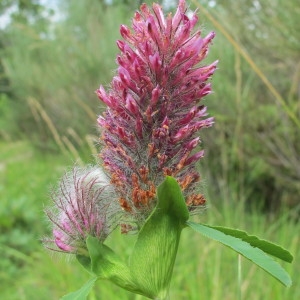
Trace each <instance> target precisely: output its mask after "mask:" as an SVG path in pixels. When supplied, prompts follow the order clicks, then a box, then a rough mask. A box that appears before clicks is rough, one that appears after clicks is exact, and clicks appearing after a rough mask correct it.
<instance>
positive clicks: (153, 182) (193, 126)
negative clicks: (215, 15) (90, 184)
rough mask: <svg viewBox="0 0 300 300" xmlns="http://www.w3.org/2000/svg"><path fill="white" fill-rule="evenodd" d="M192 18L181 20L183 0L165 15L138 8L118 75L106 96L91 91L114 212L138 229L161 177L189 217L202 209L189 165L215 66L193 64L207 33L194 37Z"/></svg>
mask: <svg viewBox="0 0 300 300" xmlns="http://www.w3.org/2000/svg"><path fill="white" fill-rule="evenodd" d="M197 20H198V18H197V16H196V14H193V15H192V16H191V17H190V18H189V17H188V15H187V13H186V7H185V1H184V0H180V1H179V5H178V8H177V11H176V13H175V14H174V16H172V14H169V15H168V16H166V17H165V16H164V15H163V12H162V9H161V7H160V6H159V5H158V4H153V6H152V10H151V9H150V8H149V7H148V6H147V5H146V4H143V5H142V6H141V8H140V11H139V12H136V13H135V16H134V18H133V21H132V29H129V28H128V27H126V26H124V25H122V26H121V29H120V32H121V35H122V37H123V40H122V41H118V42H117V45H118V47H119V49H120V51H121V53H120V55H118V57H117V63H118V71H117V74H116V76H115V77H114V78H113V80H112V82H111V85H110V87H109V89H108V91H105V89H104V88H103V87H102V86H100V88H99V89H98V90H97V95H98V97H99V98H100V99H101V100H102V101H103V102H104V103H105V104H106V105H107V106H108V107H107V109H106V111H105V113H104V114H103V115H102V116H100V117H99V118H98V123H99V125H100V127H101V130H102V137H101V140H102V142H103V144H104V146H103V149H102V151H101V153H100V157H101V158H102V160H103V163H104V167H105V169H106V170H107V171H108V173H109V176H110V178H111V183H112V184H113V185H114V186H115V189H116V191H117V193H118V195H119V202H120V205H121V207H122V208H123V210H124V211H126V212H128V213H129V214H130V215H131V216H134V217H135V218H136V219H137V222H138V223H140V224H142V223H143V221H144V219H145V218H147V217H148V215H149V214H150V213H151V211H152V209H153V207H154V206H155V204H156V187H157V186H158V185H159V184H160V183H161V182H162V181H163V179H164V177H165V176H166V175H170V176H173V177H175V178H176V179H177V181H178V183H179V185H180V186H181V189H182V191H183V194H184V196H185V198H186V204H187V206H188V208H189V210H190V211H194V210H195V209H196V208H197V207H201V206H203V205H204V203H205V199H204V197H203V195H202V194H200V193H198V192H197V190H196V184H197V182H199V180H200V174H199V172H198V171H197V170H196V163H197V161H198V160H199V159H200V158H202V157H203V155H204V151H203V150H199V149H198V150H196V149H197V146H198V144H199V143H200V138H199V136H198V133H199V130H200V129H202V128H206V127H210V126H211V125H212V124H213V118H205V117H206V115H207V113H206V107H205V106H204V105H201V104H200V101H201V99H202V98H203V97H204V96H206V95H208V94H209V93H211V85H210V83H208V82H207V81H208V79H209V78H210V77H211V76H212V74H213V73H214V71H215V69H216V64H217V62H214V63H212V64H210V65H206V66H203V65H200V62H201V61H202V60H203V59H204V58H205V57H206V55H207V53H208V47H209V44H210V42H211V41H212V39H213V37H214V35H215V34H214V33H213V32H211V33H209V34H208V35H207V36H206V37H201V32H200V31H199V30H198V31H194V27H195V25H196V23H197ZM123 229H124V231H127V229H126V228H123ZM128 230H130V228H129V229H128Z"/></svg>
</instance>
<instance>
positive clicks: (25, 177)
mask: <svg viewBox="0 0 300 300" xmlns="http://www.w3.org/2000/svg"><path fill="white" fill-rule="evenodd" d="M0 146H1V154H0V162H1V163H0V165H1V168H0V179H1V181H0V199H1V201H0V228H1V229H0V230H1V237H0V251H1V256H2V257H1V260H0V290H1V298H2V299H7V300H14V299H15V300H19V299H30V300H35V299H36V300H38V299H45V300H48V299H49V300H50V299H51V300H52V299H59V297H61V296H62V295H64V294H66V293H68V292H71V291H74V290H76V289H78V288H80V286H81V285H82V284H83V283H84V282H86V281H87V280H88V278H89V275H88V274H87V273H86V272H85V271H84V270H83V269H82V267H81V266H80V265H79V264H78V263H77V262H76V260H75V259H74V258H70V257H69V256H68V255H63V254H56V253H51V252H50V251H47V250H45V249H44V248H43V246H42V245H41V243H40V242H39V238H40V237H41V236H42V235H44V234H46V233H47V231H48V228H47V223H46V221H45V216H44V213H43V207H44V206H45V205H47V203H48V201H49V200H48V190H49V187H50V186H51V185H53V184H55V183H56V182H57V180H58V178H59V177H60V176H61V175H62V174H63V172H64V170H65V168H67V167H68V166H71V165H72V163H73V159H71V158H69V157H66V156H63V155H53V154H52V155H50V154H41V153H39V154H38V153H36V152H35V151H34V150H33V149H32V147H31V146H30V144H28V143H26V142H16V143H10V144H4V143H2V144H1V145H0ZM211 184H212V183H210V182H207V189H208V192H209V191H210V185H211ZM227 188H228V189H229V190H230V187H227ZM210 194H211V192H210ZM225 195H226V193H225V192H224V198H225V197H226V196H225ZM230 195H231V199H230V200H231V201H229V199H223V200H218V199H215V200H214V201H210V203H211V204H210V206H209V208H208V209H207V210H206V211H204V212H203V213H202V214H201V215H200V216H198V217H196V219H198V218H199V219H201V221H202V222H206V223H209V224H214V225H225V226H232V227H235V228H240V229H243V230H246V231H248V232H250V233H253V234H256V235H258V236H260V237H262V238H265V239H269V240H271V241H273V242H276V243H278V244H280V245H282V246H284V247H286V248H287V249H288V250H290V251H291V252H292V253H293V254H294V256H295V260H294V263H293V264H292V265H289V264H283V266H284V267H285V268H286V269H287V270H288V272H289V273H290V275H291V276H292V279H293V280H294V284H293V286H292V287H291V288H285V287H284V286H282V285H281V284H280V283H279V282H277V281H276V280H275V279H273V278H272V277H270V276H269V275H267V274H266V273H265V272H263V271H262V270H260V269H258V268H257V267H256V266H254V265H253V264H251V263H250V262H248V261H246V260H245V259H242V284H241V285H239V284H238V276H237V268H238V256H237V254H235V253H234V252H232V251H231V250H229V249H228V248H226V247H223V246H221V245H219V244H217V243H216V242H213V241H211V240H208V239H206V238H204V237H202V236H200V235H198V234H197V233H195V232H192V231H191V230H189V229H185V230H184V231H183V234H182V239H181V243H180V247H179V252H178V257H177V261H176V264H175V269H174V276H173V279H172V283H171V290H170V299H175V300H176V299H189V300H190V299H191V300H193V299H195V300H198V299H210V300H212V299H213V300H219V299H220V300H221V299H222V300H224V299H228V300H229V299H237V295H238V291H239V289H241V292H242V299H245V300H246V299H262V300H263V299H275V300H284V299H286V300H294V299H295V300H296V299H299V298H300V286H299V284H298V282H297V280H298V274H299V271H300V263H299V261H298V258H299V254H300V249H299V244H300V241H299V232H300V224H299V223H295V222H294V221H292V220H290V218H289V212H283V213H282V214H280V215H277V216H276V217H270V216H266V215H264V214H261V213H254V212H252V213H251V214H250V213H246V212H245V209H244V206H243V204H242V202H240V203H239V202H238V198H237V195H238V193H237V192H236V190H235V189H234V187H233V188H232V189H231V194H230ZM211 197H213V196H212V195H211ZM134 239H135V237H134V236H124V235H121V234H120V233H119V232H118V231H116V232H115V233H114V234H113V236H111V237H110V238H109V240H108V244H109V245H110V246H111V247H112V248H113V249H115V250H116V251H117V252H118V253H120V254H121V255H123V256H124V257H126V256H128V254H129V253H130V249H131V247H132V244H133V242H134ZM89 299H90V300H96V299H145V298H143V297H141V296H136V295H133V294H131V293H129V292H126V291H123V290H121V289H120V288H118V287H116V286H114V285H113V284H111V283H109V282H103V281H100V282H98V283H97V286H96V288H95V289H94V291H93V293H92V294H91V296H90V297H89Z"/></svg>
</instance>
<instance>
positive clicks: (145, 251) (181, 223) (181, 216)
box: [129, 177, 189, 299]
mask: <svg viewBox="0 0 300 300" xmlns="http://www.w3.org/2000/svg"><path fill="white" fill-rule="evenodd" d="M157 196H158V203H157V206H156V208H155V209H154V211H153V212H152V214H151V215H150V217H149V218H148V220H147V221H146V222H145V224H144V226H143V227H142V228H141V230H140V232H139V235H138V238H137V241H136V244H135V246H134V249H133V252H132V255H131V258H130V264H129V266H130V270H131V274H132V277H133V280H134V282H135V283H136V284H137V285H138V286H139V287H140V288H141V289H142V290H143V294H144V295H145V296H147V297H149V298H156V297H157V298H163V299H164V298H165V297H166V296H167V294H168V290H169V284H170V280H171V277H172V273H173V266H174V262H175V258H176V254H177V249H178V243H179V239H180V234H181V230H182V229H183V228H184V227H185V222H186V221H187V219H188V217H189V213H188V210H187V207H186V204H185V201H184V198H183V196H182V193H181V189H180V187H179V185H178V183H177V181H176V180H175V179H174V178H172V177H166V179H165V180H164V182H163V183H162V184H161V185H160V186H159V187H158V189H157Z"/></svg>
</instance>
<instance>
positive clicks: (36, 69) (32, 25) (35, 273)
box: [0, 0, 300, 300]
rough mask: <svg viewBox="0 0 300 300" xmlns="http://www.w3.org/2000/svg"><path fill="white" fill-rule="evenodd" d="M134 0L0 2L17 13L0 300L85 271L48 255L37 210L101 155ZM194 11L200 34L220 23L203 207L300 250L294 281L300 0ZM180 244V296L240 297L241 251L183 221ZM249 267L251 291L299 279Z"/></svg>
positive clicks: (44, 291)
mask: <svg viewBox="0 0 300 300" xmlns="http://www.w3.org/2000/svg"><path fill="white" fill-rule="evenodd" d="M139 2H140V1H130V0H127V1H126V0H124V1H112V4H107V2H106V1H101V0H88V1H71V0H64V1H57V2H55V3H56V4H57V5H54V6H51V5H50V4H51V3H52V2H51V1H43V2H39V1H37V0H31V1H29V0H27V1H25V0H22V1H21V0H18V1H17V0H6V1H1V3H0V14H1V15H7V14H10V15H11V19H10V22H9V23H8V24H7V25H6V26H5V27H4V26H2V27H1V29H0V53H1V56H0V93H1V94H0V248H1V253H2V258H1V262H0V290H1V296H2V295H3V297H4V299H57V298H59V296H61V295H63V294H65V293H66V292H68V291H72V290H75V289H76V288H78V287H80V285H81V284H82V282H84V281H85V280H86V279H87V278H88V276H87V275H86V274H84V273H82V272H78V271H79V266H78V265H76V264H74V266H73V264H70V263H68V262H65V260H64V259H52V257H51V256H50V255H49V254H48V253H46V252H45V251H43V249H42V247H41V245H40V243H39V238H40V237H41V236H42V235H43V234H45V233H46V232H47V230H48V229H47V225H46V222H44V217H43V212H42V210H43V206H44V205H45V204H47V201H48V200H47V190H48V189H49V186H51V185H52V184H54V183H55V182H56V181H57V178H58V177H59V176H61V175H62V174H63V170H64V169H65V167H66V166H70V165H72V164H73V162H74V161H77V162H78V163H79V164H80V163H84V162H85V163H87V162H93V159H94V158H93V155H95V154H96V153H97V150H96V148H95V142H96V143H97V135H98V132H97V129H96V117H97V115H98V114H100V112H101V111H102V109H103V107H102V105H101V103H100V102H99V101H98V100H97V97H96V95H95V94H94V91H95V90H96V88H97V87H98V86H99V84H100V83H102V84H104V85H106V84H108V83H109V82H110V80H111V78H112V76H113V72H114V70H115V68H116V64H115V61H114V60H115V56H116V53H117V52H118V49H117V47H116V44H115V41H116V40H117V39H119V38H120V35H119V32H118V30H119V25H120V24H129V23H130V17H131V16H132V14H133V11H134V10H135V9H136V8H137V7H138V5H139ZM147 2H148V3H151V1H147ZM173 2H174V3H176V1H173ZM187 2H188V1H187ZM45 3H46V5H45ZM58 3H59V4H58ZM171 3H172V1H169V2H168V3H167V2H166V1H165V3H164V4H165V5H167V4H168V6H169V7H170V4H171ZM196 7H198V9H199V15H200V23H201V24H203V25H202V28H203V33H204V34H205V33H208V32H209V31H210V30H215V31H216V33H217V36H216V38H215V41H214V45H213V46H212V47H211V53H210V54H209V56H208V58H207V61H206V62H212V61H214V60H215V59H219V60H220V62H219V70H218V71H217V72H216V74H215V75H214V79H213V87H214V94H213V95H210V96H208V97H207V98H206V100H205V104H206V105H207V106H208V110H209V112H210V115H211V116H215V118H216V124H215V126H214V127H213V128H211V129H209V130H207V131H204V132H203V133H202V139H203V147H204V148H205V150H206V157H205V158H204V159H203V160H202V161H201V163H200V165H199V167H200V168H201V170H202V174H203V178H204V181H203V182H204V183H203V189H204V190H205V192H206V195H207V196H208V199H209V209H208V210H207V211H206V212H205V213H204V214H203V215H201V216H200V217H201V221H202V222H203V219H204V220H207V222H210V223H211V224H215V225H220V224H221V225H227V226H233V227H239V228H241V229H244V230H248V231H249V232H251V233H253V234H257V235H259V236H262V237H264V238H266V239H271V240H272V241H274V242H278V243H280V244H282V245H283V246H285V247H286V248H288V249H289V250H290V251H291V252H292V253H293V254H295V256H296V257H295V263H294V264H293V265H292V266H291V267H290V271H291V275H292V277H293V274H298V273H299V271H300V265H299V263H298V264H297V256H298V255H299V251H300V250H299V237H298V232H299V229H300V227H299V226H300V225H299V210H300V200H299V194H300V156H299V153H300V140H299V136H300V134H299V132H300V122H299V120H300V118H299V117H300V84H299V81H300V59H299V58H300V49H299V48H300V28H299V26H300V24H299V21H298V16H299V14H300V7H299V5H298V1H296V0H291V1H283V0H275V1H273V0H253V1H244V0H240V1H234V0H228V1H222V0H219V1H201V2H200V1H198V0H195V1H193V0H191V1H190V8H191V9H192V10H194V9H195V8H196ZM115 238H116V240H117V242H115V243H117V244H118V246H119V247H120V253H122V251H123V249H124V251H125V252H124V255H126V251H128V250H127V249H128V247H127V243H131V241H133V239H134V237H126V238H125V239H124V237H120V236H119V235H118V233H116V236H115ZM111 243H114V241H113V240H111ZM191 244H192V245H193V247H191ZM194 245H195V246H194ZM203 245H205V247H203ZM180 247H181V249H179V255H178V262H177V264H176V266H175V272H174V274H175V276H174V278H173V281H172V287H171V292H172V293H173V294H172V295H171V298H172V299H199V294H201V295H203V298H204V299H234V298H236V297H235V295H236V289H237V283H236V267H235V264H236V256H235V255H234V254H232V253H230V251H229V250H228V251H227V249H225V250H224V249H223V248H220V247H219V246H217V245H216V244H215V243H213V242H212V241H209V242H207V241H206V240H204V239H203V238H201V237H196V236H194V234H193V233H190V232H188V231H187V232H186V233H185V234H183V240H182V243H181V245H180ZM187 262H190V263H187ZM229 274H230V276H228V275H229ZM243 274H244V276H245V277H244V281H243V284H242V287H241V289H242V292H243V295H244V299H269V298H270V299H278V300H279V299H289V300H290V299H299V298H300V289H299V285H298V284H297V283H296V282H295V283H294V286H293V287H292V288H291V289H285V288H283V287H281V286H280V285H278V284H277V283H276V282H275V281H273V279H272V278H271V279H269V278H266V277H264V274H263V273H262V272H261V271H259V270H257V269H256V268H255V267H252V266H251V265H250V264H249V265H248V264H247V263H246V262H245V264H244V270H243ZM226 275H227V277H225V276H226ZM294 280H295V281H297V278H296V276H294ZM32 286H38V287H39V288H38V291H37V290H36V289H32ZM116 293H118V295H119V296H120V297H119V299H135V298H134V296H133V295H130V294H129V293H126V292H122V291H120V290H119V289H118V288H115V287H114V286H112V285H110V284H105V285H104V286H101V284H99V285H98V290H96V291H95V295H96V294H97V295H98V294H99V295H101V296H100V299H102V298H103V299H114V298H112V297H113V296H114V295H115V294H116ZM94 297H95V296H94ZM91 299H96V298H93V295H92V296H91Z"/></svg>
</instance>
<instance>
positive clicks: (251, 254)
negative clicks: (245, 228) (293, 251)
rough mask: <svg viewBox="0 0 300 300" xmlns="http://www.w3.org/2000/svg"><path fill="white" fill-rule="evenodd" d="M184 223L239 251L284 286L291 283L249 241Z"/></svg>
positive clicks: (190, 223)
mask: <svg viewBox="0 0 300 300" xmlns="http://www.w3.org/2000/svg"><path fill="white" fill-rule="evenodd" d="M186 224H187V225H188V226H189V227H191V228H192V229H194V230H195V231H198V232H200V233H201V234H203V235H205V236H207V237H209V238H211V239H213V240H215V241H218V242H220V243H222V244H223V245H225V246H228V247H229V248H231V249H233V250H235V251H236V252H238V253H240V254H241V255H243V256H244V257H246V258H247V259H249V260H251V261H252V262H254V263H255V264H256V265H258V266H259V267H260V268H262V269H263V270H265V271H266V272H268V273H269V274H270V275H272V276H273V277H274V278H276V279H277V280H279V281H280V282H281V283H282V284H284V285H285V286H290V285H291V284H292V280H291V278H290V276H289V274H288V273H287V272H286V271H285V270H284V269H283V268H282V267H281V266H280V265H279V264H278V263H277V262H275V261H274V260H273V259H272V258H271V257H270V256H268V255H266V253H265V252H264V251H262V250H261V249H259V248H255V247H253V246H251V245H250V244H249V243H247V242H245V241H243V240H241V239H240V238H237V237H234V236H231V235H227V234H225V233H224V232H222V231H220V230H218V229H215V228H212V227H211V226H207V225H203V224H197V223H194V222H190V221H189V222H187V223H186ZM228 232H231V231H228ZM256 243H257V242H256Z"/></svg>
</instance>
